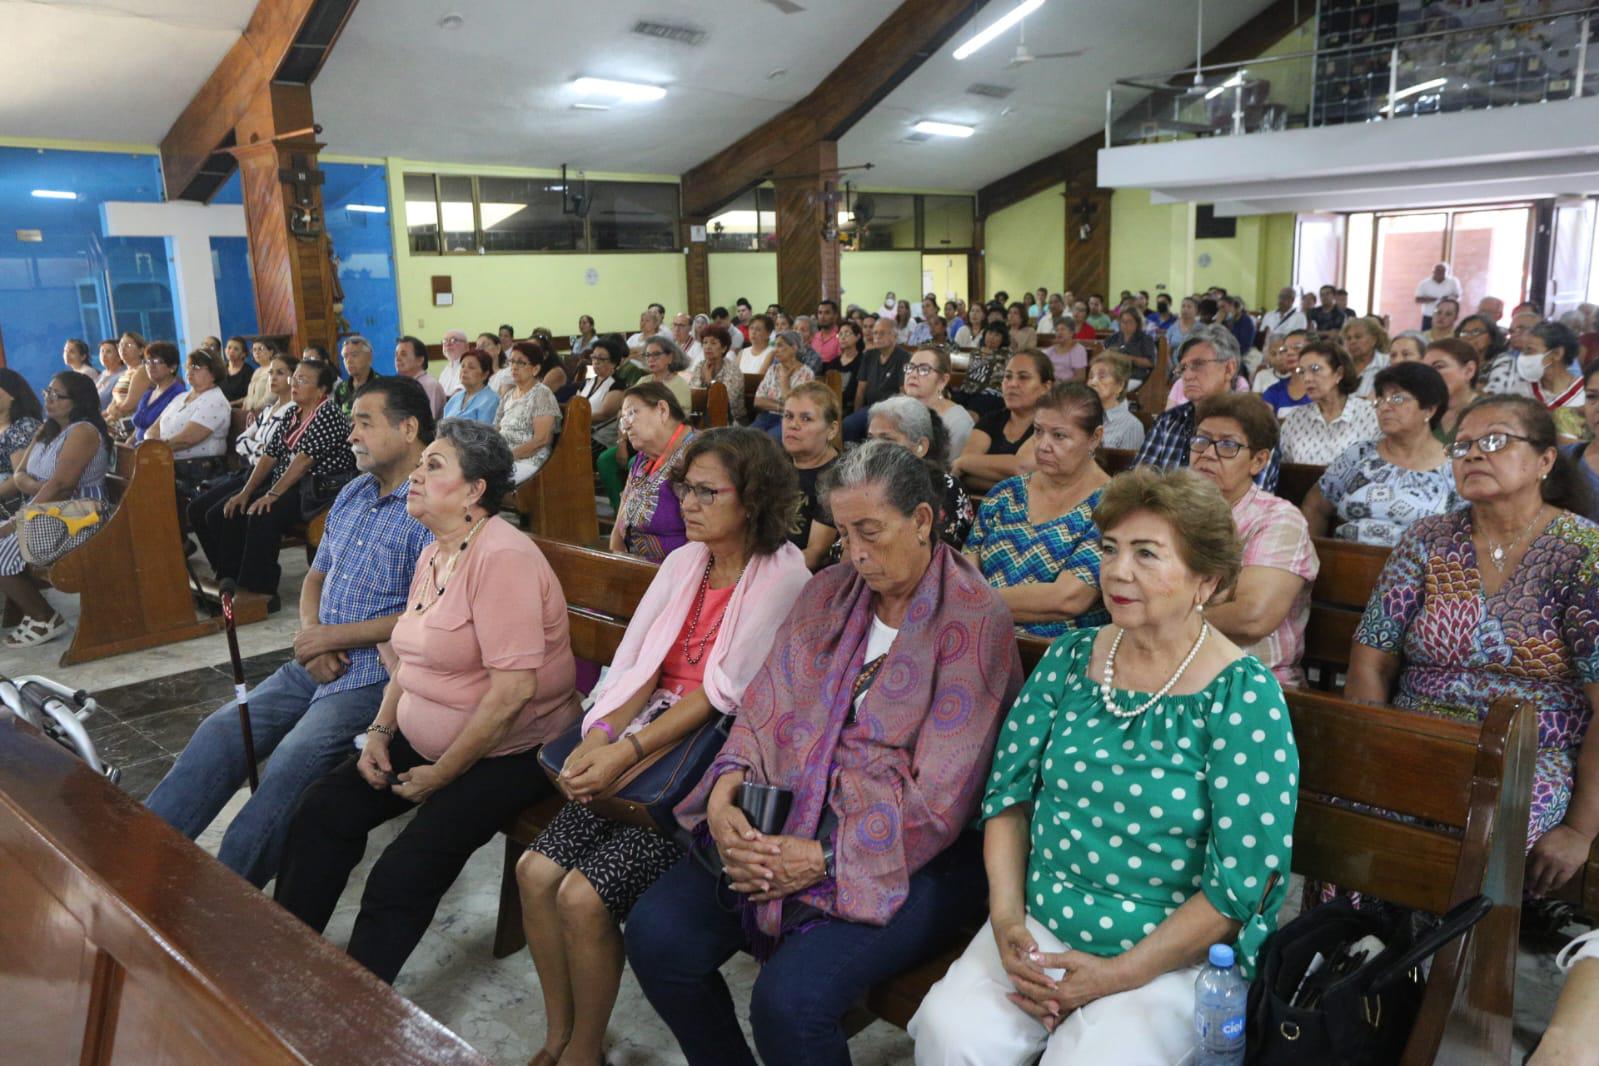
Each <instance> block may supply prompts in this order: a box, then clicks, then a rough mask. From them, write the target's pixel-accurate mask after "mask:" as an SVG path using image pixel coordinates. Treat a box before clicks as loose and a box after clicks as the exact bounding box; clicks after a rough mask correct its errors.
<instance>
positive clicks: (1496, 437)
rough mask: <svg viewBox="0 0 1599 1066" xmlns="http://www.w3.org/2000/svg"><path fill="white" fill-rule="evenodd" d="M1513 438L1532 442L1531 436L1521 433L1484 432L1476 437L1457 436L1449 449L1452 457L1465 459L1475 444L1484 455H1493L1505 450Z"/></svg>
mask: <svg viewBox="0 0 1599 1066" xmlns="http://www.w3.org/2000/svg"><path fill="white" fill-rule="evenodd" d="M1513 440H1522V441H1526V442H1527V443H1528V444H1531V443H1532V439H1531V438H1530V437H1523V436H1522V435H1521V434H1519V433H1504V432H1497V433H1484V434H1483V435H1482V436H1480V437H1476V438H1472V437H1456V438H1455V439H1454V442H1453V443H1452V444H1450V445H1449V447H1448V449H1447V451H1448V452H1449V458H1451V459H1464V458H1465V457H1466V456H1468V455H1470V454H1471V449H1472V447H1473V446H1475V447H1476V448H1477V450H1478V451H1480V452H1482V454H1484V455H1492V454H1493V453H1494V452H1502V451H1504V450H1505V448H1506V446H1508V445H1509V444H1510V442H1511V441H1513Z"/></svg>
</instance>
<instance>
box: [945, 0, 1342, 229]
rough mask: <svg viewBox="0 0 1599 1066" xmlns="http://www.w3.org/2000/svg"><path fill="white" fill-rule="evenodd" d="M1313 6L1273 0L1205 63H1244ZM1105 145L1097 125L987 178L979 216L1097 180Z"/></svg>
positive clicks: (1290, 28) (1303, 17)
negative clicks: (1049, 151) (1058, 188)
mask: <svg viewBox="0 0 1599 1066" xmlns="http://www.w3.org/2000/svg"><path fill="white" fill-rule="evenodd" d="M1315 9H1316V5H1315V4H1312V3H1308V2H1307V0H1273V2H1272V3H1270V4H1268V5H1266V7H1265V9H1264V10H1262V11H1261V12H1260V13H1259V14H1258V15H1255V16H1253V17H1252V18H1250V20H1249V21H1248V22H1246V23H1244V24H1243V25H1242V26H1240V27H1239V28H1238V29H1236V30H1234V31H1233V32H1232V33H1230V34H1228V35H1227V36H1226V37H1225V38H1223V39H1222V40H1221V41H1220V42H1219V43H1218V44H1217V45H1216V46H1215V47H1214V48H1212V49H1211V50H1210V51H1208V52H1206V53H1205V55H1204V65H1205V66H1207V67H1208V66H1211V65H1213V64H1216V63H1241V62H1245V61H1247V60H1251V59H1254V58H1255V57H1257V56H1259V55H1260V53H1262V52H1264V51H1265V50H1266V49H1268V48H1270V47H1271V46H1272V45H1274V44H1276V43H1277V42H1278V41H1280V40H1282V39H1283V38H1284V37H1285V36H1287V35H1288V34H1289V33H1292V32H1293V31H1294V30H1296V29H1298V28H1299V26H1300V25H1301V24H1302V23H1304V22H1305V21H1307V20H1308V19H1309V18H1310V17H1311V16H1312V15H1313V14H1314V13H1315ZM1103 147H1105V131H1104V130H1103V129H1099V130H1096V131H1094V133H1092V134H1090V135H1089V136H1087V137H1084V138H1083V139H1082V140H1080V141H1078V142H1077V143H1076V144H1072V145H1068V146H1067V147H1065V148H1062V149H1061V150H1060V151H1058V152H1056V153H1054V154H1053V155H1049V156H1046V157H1044V158H1043V159H1040V160H1037V161H1036V162H1033V163H1029V164H1027V165H1026V166H1025V167H1022V168H1021V169H1020V170H1017V171H1015V172H1014V173H1011V174H1007V175H1005V176H1004V177H1003V178H998V179H996V180H994V181H991V182H989V183H988V184H987V185H985V186H983V187H982V188H981V189H979V190H978V193H977V214H978V217H979V218H987V217H988V216H989V215H992V214H993V213H994V212H995V211H998V210H1000V209H1001V208H1005V207H1009V206H1010V205H1011V204H1014V203H1019V202H1021V201H1022V200H1025V199H1027V198H1028V197H1029V196H1034V195H1036V194H1038V193H1041V192H1043V191H1044V190H1045V189H1048V188H1050V187H1052V186H1055V185H1059V184H1060V183H1061V182H1067V183H1068V184H1071V185H1074V186H1082V185H1087V186H1093V185H1095V184H1096V181H1095V172H1096V169H1097V165H1098V158H1099V150H1100V149H1101V148H1103Z"/></svg>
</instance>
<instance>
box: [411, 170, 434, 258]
mask: <svg viewBox="0 0 1599 1066" xmlns="http://www.w3.org/2000/svg"><path fill="white" fill-rule="evenodd" d="M405 233H406V237H407V239H408V240H409V241H410V243H411V251H413V252H436V251H438V250H439V204H438V201H437V200H436V199H435V198H434V191H433V175H432V174H407V175H406V176H405Z"/></svg>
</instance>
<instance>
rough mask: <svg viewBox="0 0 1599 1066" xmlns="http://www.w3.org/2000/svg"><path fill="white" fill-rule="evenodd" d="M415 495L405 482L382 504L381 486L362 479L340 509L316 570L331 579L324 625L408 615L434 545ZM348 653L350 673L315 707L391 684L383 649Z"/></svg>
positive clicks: (323, 605)
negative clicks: (425, 554)
mask: <svg viewBox="0 0 1599 1066" xmlns="http://www.w3.org/2000/svg"><path fill="white" fill-rule="evenodd" d="M410 491H411V484H410V482H409V481H404V482H401V483H400V487H399V488H397V489H395V490H394V491H393V492H391V493H389V494H388V495H386V496H380V495H379V487H378V479H377V478H375V477H373V476H372V475H371V474H362V475H360V476H359V477H357V478H355V480H353V481H351V482H350V483H349V484H348V485H346V486H344V488H343V490H342V491H341V492H340V493H339V496H338V499H336V500H334V501H333V507H332V508H331V509H330V510H329V511H328V520H327V524H326V527H325V528H324V530H323V533H322V542H321V543H320V544H318V545H317V550H316V560H315V561H314V562H312V564H311V567H312V569H314V570H317V571H318V572H320V573H322V574H324V575H325V580H324V581H323V582H322V600H321V602H320V603H319V604H318V606H317V621H318V622H321V623H322V624H323V625H329V626H335V625H344V624H346V623H350V622H366V621H370V620H371V619H374V618H382V617H384V616H386V615H391V614H399V613H400V612H402V611H404V610H405V601H406V597H407V595H408V594H409V592H410V589H411V577H412V575H413V573H414V572H415V570H416V560H417V557H418V556H420V555H421V554H422V549H423V548H425V547H427V546H428V545H429V544H431V543H433V534H431V533H429V532H428V531H427V530H426V529H424V528H423V526H422V523H420V522H418V521H417V520H416V519H414V518H412V517H411V515H410V514H409V513H408V512H407V511H406V509H405V498H406V495H407V494H408V493H409V492H410ZM346 651H347V652H348V654H349V656H350V666H349V669H347V670H345V671H344V674H343V675H342V676H340V677H339V678H337V679H336V680H334V681H330V682H328V683H327V684H326V685H322V686H320V687H319V688H318V689H317V690H316V695H315V696H314V697H312V698H313V699H321V698H322V697H323V696H328V695H331V694H332V693H335V692H345V691H348V690H349V689H354V688H362V687H364V686H366V685H376V684H382V683H384V682H386V681H388V678H389V675H388V672H387V671H386V670H384V669H383V663H382V662H381V661H380V660H379V659H378V652H377V648H375V647H365V648H348V649H346Z"/></svg>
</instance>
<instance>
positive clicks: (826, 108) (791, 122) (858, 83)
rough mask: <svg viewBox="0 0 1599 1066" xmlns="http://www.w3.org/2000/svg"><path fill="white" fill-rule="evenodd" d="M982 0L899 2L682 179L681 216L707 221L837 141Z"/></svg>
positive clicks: (944, 38)
mask: <svg viewBox="0 0 1599 1066" xmlns="http://www.w3.org/2000/svg"><path fill="white" fill-rule="evenodd" d="M981 6H982V0H905V2H904V3H902V4H900V6H899V7H898V8H897V9H896V10H895V11H894V13H893V14H891V15H889V16H888V18H887V19H885V20H884V21H883V24H882V25H881V26H879V27H877V29H875V30H873V31H872V33H871V34H870V36H868V37H867V38H866V40H865V41H863V42H862V43H861V44H860V46H859V47H857V48H856V49H855V50H854V51H853V52H851V53H850V54H849V56H848V58H846V59H845V60H844V62H843V63H841V64H839V66H838V67H837V68H835V69H834V70H833V72H832V73H831V74H829V75H828V76H827V77H825V78H823V79H822V82H821V84H820V85H818V86H817V87H816V88H815V89H813V90H812V91H811V93H810V94H809V95H808V96H806V97H805V98H804V99H803V100H801V101H800V102H799V103H797V104H795V105H794V106H793V107H790V108H789V109H788V110H786V111H784V112H783V113H781V114H779V115H777V116H776V117H774V118H772V119H770V120H769V121H767V122H765V123H762V124H761V125H760V126H758V127H757V128H755V129H753V130H751V131H750V132H749V133H747V134H745V135H744V136H743V137H740V138H739V139H738V140H737V141H735V142H733V143H732V144H731V145H729V146H728V147H726V148H724V149H722V150H721V151H719V152H717V153H716V154H715V155H713V156H712V157H711V158H709V159H707V160H705V162H703V163H701V164H699V165H698V166H696V167H694V168H693V169H692V170H690V171H688V172H687V173H686V174H684V175H683V185H682V196H683V214H684V215H687V216H709V215H712V214H714V213H715V212H716V211H717V209H719V208H721V207H722V206H724V205H725V204H726V203H727V202H728V201H730V200H732V199H733V198H734V197H736V196H738V195H739V194H740V193H742V192H744V191H745V190H746V189H748V188H750V187H751V186H753V185H756V184H758V183H759V182H761V181H762V180H764V179H766V178H767V177H769V176H770V175H771V173H772V171H773V169H774V168H776V167H777V165H778V164H779V163H781V162H783V160H785V159H787V158H788V157H790V156H792V155H794V154H795V153H796V152H798V151H800V150H801V149H803V148H805V147H806V146H807V145H810V144H814V143H815V142H817V141H836V140H838V139H839V138H840V137H842V136H844V134H845V132H846V131H848V130H849V128H850V127H851V126H853V125H855V123H857V122H859V121H860V120H861V118H862V117H864V116H865V115H866V113H867V112H869V111H870V110H871V109H872V108H873V107H875V106H877V104H878V103H880V102H881V101H882V100H883V98H884V97H886V96H887V95H888V94H889V93H891V92H893V91H894V89H895V88H896V87H897V86H898V85H899V84H900V83H901V82H902V81H904V80H905V79H906V78H908V77H910V76H911V74H912V73H913V72H914V71H915V70H916V68H918V67H920V66H921V65H922V63H924V62H925V61H926V60H927V59H928V58H930V57H931V56H933V55H934V54H935V53H936V52H937V51H938V50H939V49H940V48H941V47H943V46H944V44H945V43H946V42H948V40H949V39H950V38H951V37H953V36H954V35H955V34H956V33H958V32H960V29H961V27H963V26H964V25H966V23H967V22H968V21H969V20H970V19H971V17H972V16H973V15H974V14H976V13H977V9H978V8H980V7H981Z"/></svg>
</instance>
